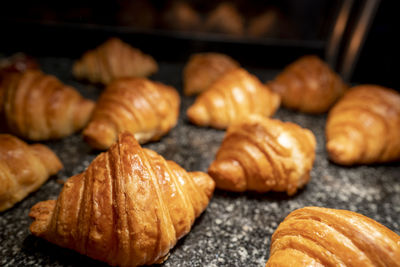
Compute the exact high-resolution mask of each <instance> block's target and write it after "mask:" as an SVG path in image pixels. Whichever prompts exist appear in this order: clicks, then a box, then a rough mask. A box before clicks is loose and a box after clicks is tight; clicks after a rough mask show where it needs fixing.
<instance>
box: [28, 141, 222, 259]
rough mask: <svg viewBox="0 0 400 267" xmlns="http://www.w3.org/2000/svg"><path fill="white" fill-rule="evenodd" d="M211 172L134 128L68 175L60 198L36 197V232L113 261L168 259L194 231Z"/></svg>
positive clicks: (210, 186)
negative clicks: (142, 138) (192, 168)
mask: <svg viewBox="0 0 400 267" xmlns="http://www.w3.org/2000/svg"><path fill="white" fill-rule="evenodd" d="M214 186H215V184H214V182H213V180H212V179H211V178H210V177H209V176H208V175H207V174H205V173H200V172H191V173H188V172H186V171H185V170H184V169H182V168H181V167H179V166H178V165H177V164H176V163H174V162H171V161H166V160H165V159H164V158H163V157H161V156H160V155H158V154H157V153H156V152H154V151H151V150H147V149H142V148H141V147H140V145H139V144H138V143H137V141H136V140H135V138H134V137H133V135H131V134H129V133H123V134H121V135H120V136H119V140H118V142H117V143H115V144H114V145H112V146H111V148H110V149H109V150H108V151H107V152H105V153H102V154H100V155H99V156H97V158H96V159H95V160H94V161H93V162H92V163H91V164H90V165H89V167H88V169H87V170H86V171H85V172H83V173H81V174H78V175H75V176H73V177H71V178H70V179H68V180H67V182H66V183H65V185H64V187H63V190H62V192H61V194H60V196H59V197H58V199H57V200H48V201H44V202H39V203H38V204H36V205H35V206H34V207H33V208H32V209H31V212H30V216H31V217H33V218H34V219H35V221H34V222H33V223H32V225H31V227H30V230H31V232H32V233H33V234H34V235H36V236H39V237H42V238H44V239H46V240H48V241H50V242H52V243H55V244H57V245H59V246H62V247H66V248H70V249H73V250H76V251H77V252H79V253H81V254H85V255H87V256H89V257H91V258H94V259H97V260H101V261H105V262H106V263H108V264H110V265H113V266H114V265H118V266H138V265H150V264H154V263H160V262H162V261H164V260H165V259H166V258H167V257H168V252H169V250H170V249H171V248H172V247H173V246H174V245H175V244H176V242H177V240H178V239H179V238H180V237H182V236H183V235H185V234H187V233H188V232H189V231H190V228H191V225H192V224H193V222H194V220H195V218H196V217H198V216H199V215H200V214H201V213H202V212H203V211H204V209H205V208H206V206H207V205H208V203H209V200H210V198H211V196H212V193H213V191H214Z"/></svg>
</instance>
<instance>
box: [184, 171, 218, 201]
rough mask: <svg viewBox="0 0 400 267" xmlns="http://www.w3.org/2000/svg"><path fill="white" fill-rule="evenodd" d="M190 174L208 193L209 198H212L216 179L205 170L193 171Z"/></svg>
mask: <svg viewBox="0 0 400 267" xmlns="http://www.w3.org/2000/svg"><path fill="white" fill-rule="evenodd" d="M190 175H191V176H192V178H193V180H194V182H195V183H196V185H197V186H198V187H200V188H201V189H202V190H203V191H204V192H205V193H206V195H207V197H208V198H211V196H212V194H213V193H214V189H215V182H214V180H213V179H212V178H211V177H210V176H209V175H208V174H207V173H204V172H191V173H190Z"/></svg>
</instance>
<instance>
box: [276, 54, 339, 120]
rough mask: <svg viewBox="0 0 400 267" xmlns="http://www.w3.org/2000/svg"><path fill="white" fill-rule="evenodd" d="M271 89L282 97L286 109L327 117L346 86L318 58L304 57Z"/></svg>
mask: <svg viewBox="0 0 400 267" xmlns="http://www.w3.org/2000/svg"><path fill="white" fill-rule="evenodd" d="M268 85H269V86H270V87H271V88H272V90H274V91H275V92H277V93H278V94H279V95H280V96H281V97H282V105H283V106H284V107H287V108H290V109H294V110H298V111H301V112H305V113H313V114H317V113H324V112H326V111H328V110H329V108H330V107H331V106H332V105H333V104H334V103H335V102H336V100H337V99H338V98H340V97H341V96H342V95H343V93H344V91H345V90H346V89H347V85H346V84H345V83H344V82H343V81H342V79H341V78H340V77H339V75H337V74H336V73H335V72H334V71H333V70H331V68H330V67H329V66H328V65H327V64H326V63H325V62H323V61H322V60H321V59H319V58H318V57H317V56H304V57H302V58H300V59H298V60H297V61H295V62H293V63H292V64H290V65H289V66H287V67H286V68H285V69H284V70H283V71H282V72H281V73H280V74H279V75H278V76H277V77H276V78H275V80H273V81H272V82H269V83H268Z"/></svg>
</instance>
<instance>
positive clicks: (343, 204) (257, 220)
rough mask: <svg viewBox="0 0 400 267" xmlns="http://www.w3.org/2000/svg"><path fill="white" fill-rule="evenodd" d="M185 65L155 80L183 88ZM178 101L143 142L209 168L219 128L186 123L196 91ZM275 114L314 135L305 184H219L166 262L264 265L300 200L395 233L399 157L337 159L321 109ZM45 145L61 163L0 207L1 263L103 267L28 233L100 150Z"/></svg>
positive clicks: (66, 72) (194, 166) (49, 65)
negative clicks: (292, 190)
mask: <svg viewBox="0 0 400 267" xmlns="http://www.w3.org/2000/svg"><path fill="white" fill-rule="evenodd" d="M38 60H39V63H40V65H41V67H42V69H43V71H44V72H46V73H49V74H53V75H55V76H57V77H58V78H60V79H61V80H62V81H63V82H65V83H66V84H69V85H72V86H74V87H76V88H77V89H78V90H79V91H80V92H81V93H82V94H83V95H84V96H85V97H88V98H92V99H96V98H97V97H98V95H99V94H100V92H101V90H102V88H101V86H93V85H89V84H85V83H80V82H78V81H76V80H75V79H74V78H73V76H72V74H71V69H72V64H73V61H72V60H71V59H69V58H54V57H53V58H49V57H42V58H38ZM245 67H246V66H245ZM182 69H183V64H180V63H160V70H159V72H158V73H157V74H156V75H154V76H153V77H152V79H154V80H158V81H161V82H163V83H166V84H170V85H173V86H175V87H176V88H177V89H178V90H179V91H180V93H181V92H182V86H181V79H182ZM247 69H248V70H249V71H250V72H251V73H254V74H255V75H257V76H258V77H259V78H260V79H261V80H262V81H266V80H269V79H271V78H273V77H274V76H275V75H276V74H277V71H279V70H271V69H254V68H247ZM181 95H182V93H181ZM181 100H182V105H181V113H180V116H179V122H178V125H177V126H176V127H175V128H174V129H173V130H171V132H170V133H169V134H168V135H167V136H165V137H163V138H162V139H161V141H159V142H155V143H151V144H146V145H144V147H147V148H150V149H153V150H155V151H157V152H158V153H160V154H161V155H163V156H164V157H165V158H167V159H170V160H173V161H175V162H177V163H178V164H180V165H181V166H183V167H184V168H185V169H187V170H189V171H194V170H201V171H206V170H207V168H208V166H209V164H210V163H211V161H212V160H213V159H214V156H215V153H216V151H217V149H218V147H219V145H220V143H221V141H222V139H223V136H224V131H218V130H214V129H211V128H200V127H196V126H194V125H192V124H190V123H189V122H188V120H187V118H186V115H185V111H186V109H187V108H188V106H189V105H190V104H191V103H192V102H193V101H194V97H184V96H182V97H181ZM274 117H275V118H278V119H281V120H283V121H292V122H295V123H298V124H299V125H301V126H302V127H306V128H308V129H310V130H312V131H313V132H314V134H315V135H316V137H317V143H318V145H317V151H316V159H315V162H314V167H313V169H312V171H311V181H310V183H309V184H308V185H307V186H306V187H305V188H304V189H302V190H300V191H299V192H298V193H297V194H296V195H294V196H292V197H288V196H287V195H286V194H285V193H274V192H270V193H266V194H257V193H251V192H246V193H229V192H224V191H220V190H216V191H215V193H214V197H213V198H212V200H211V202H210V204H209V206H208V208H207V209H206V211H205V212H204V213H203V214H202V215H201V216H200V217H199V218H198V219H197V220H196V222H195V224H194V225H193V227H192V230H191V232H190V233H189V234H188V235H187V236H185V237H183V238H182V239H181V240H180V241H179V242H178V244H177V245H176V246H175V247H174V248H173V249H172V250H171V255H170V257H169V259H168V260H167V261H166V262H165V263H164V264H163V266H264V265H265V262H266V261H267V259H268V254H269V245H270V238H271V235H272V233H273V232H274V230H275V229H276V228H277V226H278V225H279V223H280V222H281V221H282V220H283V219H284V218H285V216H286V215H288V214H289V213H290V212H291V211H293V210H295V209H297V208H301V207H304V206H323V207H329V208H338V209H348V210H352V211H355V212H359V213H362V214H364V215H366V216H368V217H371V218H372V219H374V220H377V221H378V222H380V223H382V224H384V225H385V226H387V227H389V228H390V229H391V230H393V231H394V232H396V233H397V234H400V224H399V222H400V204H399V203H400V165H399V164H398V163H391V164H383V165H373V166H357V167H351V168H349V167H341V166H338V165H335V164H333V163H331V162H329V161H328V159H327V153H326V151H325V147H324V143H325V139H324V127H325V121H326V115H319V116H312V115H305V114H301V113H296V112H292V111H289V110H285V109H282V108H281V109H280V110H279V111H278V112H277V113H276V114H275V115H274ZM45 144H46V145H48V146H49V147H51V148H52V149H53V150H54V151H55V152H56V153H57V155H58V156H59V157H60V159H61V160H62V162H63V164H64V169H63V170H62V171H60V172H59V173H58V174H57V175H55V176H53V177H51V178H50V179H49V180H48V181H47V182H46V183H45V184H44V185H43V186H42V187H41V188H40V189H39V190H38V191H36V192H34V193H32V194H31V195H29V196H28V197H27V198H26V199H24V200H23V201H21V202H20V203H18V204H16V205H15V206H14V207H13V208H12V209H9V210H7V211H5V212H3V213H0V265H1V266H106V265H105V264H103V263H101V262H98V261H94V260H92V259H90V258H88V257H86V256H83V255H80V254H78V253H76V252H74V251H71V250H68V249H64V248H61V247H58V246H56V245H53V244H51V243H48V242H47V241H45V240H43V239H40V238H37V237H35V236H33V235H31V234H30V232H29V225H30V224H31V222H32V220H31V219H30V218H29V217H28V213H29V210H30V208H31V207H32V206H33V205H34V204H35V203H37V202H39V201H43V200H47V199H56V198H57V196H58V194H59V192H60V190H61V188H62V186H63V185H62V181H65V180H66V179H67V178H68V177H70V176H72V175H74V174H77V173H79V172H82V171H83V170H84V169H85V168H86V167H87V166H88V165H89V164H90V162H91V161H92V160H93V159H94V158H95V157H96V155H97V153H98V152H96V151H93V150H91V148H90V147H89V146H88V145H87V144H86V143H85V142H84V141H83V140H82V138H81V136H80V134H79V133H78V134H75V135H72V136H70V137H67V138H64V139H62V140H57V141H50V142H45Z"/></svg>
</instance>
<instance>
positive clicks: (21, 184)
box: [0, 134, 62, 211]
mask: <svg viewBox="0 0 400 267" xmlns="http://www.w3.org/2000/svg"><path fill="white" fill-rule="evenodd" d="M61 168H62V163H61V162H60V160H59V159H58V157H57V156H56V155H55V154H54V153H53V152H52V151H51V150H50V149H49V148H48V147H46V146H44V145H41V144H33V145H28V144H26V143H25V142H24V141H22V140H20V139H18V138H17V137H14V136H12V135H8V134H0V211H4V210H6V209H9V208H11V207H12V206H14V204H15V203H17V202H19V201H21V200H22V199H24V198H25V197H26V196H27V195H28V194H29V193H31V192H33V191H35V190H37V189H38V188H39V187H40V186H41V185H42V184H43V183H44V182H45V181H46V180H47V179H48V178H49V176H51V175H54V174H56V173H57V172H58V171H59V170H60V169H61Z"/></svg>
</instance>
